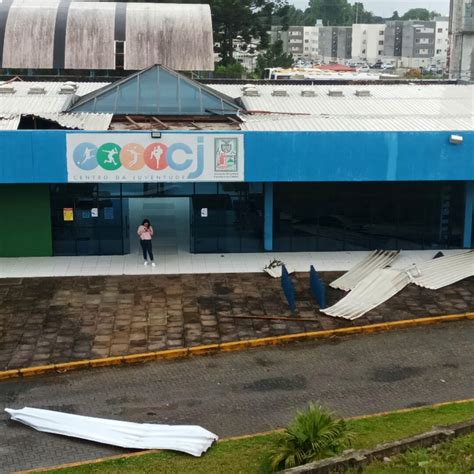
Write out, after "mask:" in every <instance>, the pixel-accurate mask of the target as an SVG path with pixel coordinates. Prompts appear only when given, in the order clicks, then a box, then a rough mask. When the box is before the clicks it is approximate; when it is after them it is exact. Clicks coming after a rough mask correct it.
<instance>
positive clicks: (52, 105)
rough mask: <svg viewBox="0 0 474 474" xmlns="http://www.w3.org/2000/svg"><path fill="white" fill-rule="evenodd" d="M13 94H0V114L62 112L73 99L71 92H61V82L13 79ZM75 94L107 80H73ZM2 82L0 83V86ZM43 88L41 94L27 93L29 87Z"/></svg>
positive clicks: (88, 90)
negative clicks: (75, 87)
mask: <svg viewBox="0 0 474 474" xmlns="http://www.w3.org/2000/svg"><path fill="white" fill-rule="evenodd" d="M9 84H10V85H11V86H13V88H14V90H15V92H14V93H13V94H1V95H0V114H3V115H6V114H11V115H14V114H39V113H58V112H63V111H64V110H66V108H67V107H68V106H69V104H70V103H71V101H72V100H73V97H74V95H73V94H61V93H60V92H59V91H60V89H61V86H62V85H63V84H64V83H63V82H27V81H13V82H10V83H9ZM74 84H76V86H77V89H76V92H75V95H76V96H79V97H82V96H83V95H86V94H88V93H89V92H94V91H96V90H98V89H101V88H102V87H104V86H106V85H108V84H109V83H108V82H75V83H74ZM1 85H2V83H0V86H1ZM34 87H42V88H44V93H43V94H31V93H29V91H30V89H31V88H34Z"/></svg>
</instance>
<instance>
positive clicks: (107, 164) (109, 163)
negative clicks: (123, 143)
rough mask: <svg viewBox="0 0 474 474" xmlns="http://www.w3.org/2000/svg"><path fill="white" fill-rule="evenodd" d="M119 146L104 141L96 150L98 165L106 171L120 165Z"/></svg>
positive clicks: (115, 168) (117, 167)
mask: <svg viewBox="0 0 474 474" xmlns="http://www.w3.org/2000/svg"><path fill="white" fill-rule="evenodd" d="M121 150H122V149H121V148H120V147H119V146H118V145H117V144H116V143H105V144H104V145H102V146H101V147H100V148H99V149H98V151H97V161H98V162H99V165H100V166H101V167H102V168H104V170H107V171H114V170H117V169H119V168H120V167H121V166H122V163H121V162H120V152H121Z"/></svg>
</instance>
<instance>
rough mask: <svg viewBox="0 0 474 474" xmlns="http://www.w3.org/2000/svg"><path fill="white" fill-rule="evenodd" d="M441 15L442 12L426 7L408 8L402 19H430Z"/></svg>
mask: <svg viewBox="0 0 474 474" xmlns="http://www.w3.org/2000/svg"><path fill="white" fill-rule="evenodd" d="M437 16H441V14H440V13H438V12H435V11H431V12H430V11H429V10H427V9H426V8H412V9H411V10H408V11H407V12H406V13H405V14H404V15H403V16H402V18H401V19H402V20H420V21H430V20H433V19H434V18H436V17H437Z"/></svg>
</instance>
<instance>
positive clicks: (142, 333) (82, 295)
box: [0, 272, 474, 370]
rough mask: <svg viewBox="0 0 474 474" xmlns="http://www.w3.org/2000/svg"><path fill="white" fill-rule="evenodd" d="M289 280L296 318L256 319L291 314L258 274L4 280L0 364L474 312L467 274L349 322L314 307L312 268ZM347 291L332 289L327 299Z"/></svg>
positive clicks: (0, 286) (274, 283)
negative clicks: (310, 271) (293, 292)
mask: <svg viewBox="0 0 474 474" xmlns="http://www.w3.org/2000/svg"><path fill="white" fill-rule="evenodd" d="M339 275H340V273H335V272H332V273H330V272H328V273H323V274H322V278H323V279H324V280H325V281H326V282H330V281H332V280H333V279H334V278H335V277H337V276H339ZM293 281H294V283H295V288H296V293H297V307H298V313H297V315H296V317H295V321H282V320H272V321H268V320H263V319H258V318H261V317H266V316H283V317H290V316H291V314H290V313H289V311H288V306H287V304H286V301H285V300H284V296H283V292H282V290H281V287H280V281H279V280H273V279H271V278H270V277H268V276H267V275H266V274H264V273H248V274H208V275H177V276H165V275H157V276H108V277H65V278H25V279H0V370H4V369H12V368H19V367H28V366H32V365H43V364H50V363H58V362H67V361H71V360H81V359H91V358H100V357H108V356H116V355H125V354H136V353H140V352H147V351H159V350H162V349H172V348H179V347H189V346H196V345H201V344H210V343H216V342H229V341H236V340H241V339H249V338H255V337H265V336H272V335H281V334H290V333H298V332H305V331H315V330H321V329H333V328H338V327H345V326H352V325H364V324H371V323H379V322H383V321H395V320H400V319H411V318H416V317H424V316H429V315H442V314H450V313H460V312H465V311H472V310H474V278H470V279H467V280H464V281H462V282H460V283H458V284H456V285H452V286H449V287H447V288H444V289H442V290H439V291H436V292H435V291H430V290H426V289H422V288H419V287H417V286H415V285H409V286H408V287H407V288H405V289H404V290H403V291H402V292H401V293H399V294H398V295H397V296H395V297H394V298H392V299H391V300H389V301H388V302H387V303H385V304H383V305H381V306H379V307H378V308H376V309H374V310H372V311H371V312H370V313H368V314H367V315H365V316H364V317H362V318H360V319H358V320H357V321H354V322H349V321H345V320H338V319H335V318H331V317H329V316H325V315H323V314H321V313H320V312H319V311H318V307H317V305H316V304H315V302H314V299H313V297H312V295H311V293H310V289H309V278H308V273H297V274H296V275H295V276H294V277H293ZM343 295H344V293H343V292H342V291H339V290H334V289H331V288H328V295H327V299H328V303H329V304H330V305H331V304H333V303H335V302H336V301H338V300H339V299H340V298H341V297H342V296H343ZM242 316H253V317H255V319H250V320H249V319H239V317H242ZM298 319H301V320H305V321H298Z"/></svg>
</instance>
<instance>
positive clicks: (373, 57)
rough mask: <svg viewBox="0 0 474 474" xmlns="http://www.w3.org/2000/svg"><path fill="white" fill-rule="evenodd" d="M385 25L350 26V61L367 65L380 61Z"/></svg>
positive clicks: (382, 53)
mask: <svg viewBox="0 0 474 474" xmlns="http://www.w3.org/2000/svg"><path fill="white" fill-rule="evenodd" d="M384 46H385V25H384V24H381V25H377V24H375V25H369V24H355V25H352V59H354V60H356V61H364V62H367V63H369V64H373V63H376V62H377V61H378V60H381V59H382V57H383V55H384Z"/></svg>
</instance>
